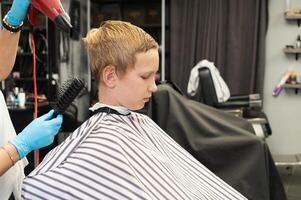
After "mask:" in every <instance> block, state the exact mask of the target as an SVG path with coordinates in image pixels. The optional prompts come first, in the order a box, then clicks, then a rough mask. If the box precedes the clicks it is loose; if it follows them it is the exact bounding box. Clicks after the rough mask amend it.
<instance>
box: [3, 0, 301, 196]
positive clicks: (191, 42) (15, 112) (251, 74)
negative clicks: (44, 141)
mask: <svg viewBox="0 0 301 200" xmlns="http://www.w3.org/2000/svg"><path fill="white" fill-rule="evenodd" d="M11 3H12V1H10V0H2V1H0V8H1V10H0V16H1V18H3V15H4V13H6V11H7V9H9V7H10V6H11ZM61 3H62V5H63V7H64V9H65V11H66V13H67V14H68V15H69V17H70V23H71V25H72V28H71V29H67V30H66V28H64V27H60V26H58V25H57V24H55V23H54V22H53V21H52V20H51V19H49V18H48V17H46V16H44V15H43V14H41V13H38V14H37V16H36V23H35V24H34V25H32V24H30V23H29V22H26V23H25V25H24V27H23V29H22V31H21V36H20V41H19V47H18V53H17V58H16V62H15V65H14V68H13V71H12V73H11V75H10V76H9V78H8V79H6V80H5V81H2V82H1V90H2V91H3V94H4V95H5V99H6V103H7V106H8V109H9V114H10V117H11V119H12V122H13V125H14V128H15V130H16V132H17V133H18V132H20V131H21V130H22V129H23V128H24V127H25V126H26V125H27V124H28V123H29V122H31V121H32V120H33V119H34V112H35V111H34V107H35V99H37V102H36V103H37V104H36V105H37V109H38V115H42V114H44V113H46V112H48V111H49V110H50V109H52V108H53V106H54V105H55V103H56V102H57V100H58V98H59V96H60V94H61V93H62V90H63V89H62V88H64V86H65V85H66V84H68V83H69V84H70V81H72V79H74V77H76V78H78V79H80V80H82V81H83V82H84V84H85V88H84V89H82V90H81V91H80V92H79V93H78V94H77V96H76V99H75V100H74V101H73V102H72V103H71V104H70V106H69V107H68V108H67V109H66V111H65V112H64V114H63V117H64V121H63V125H62V127H61V130H60V132H59V134H58V135H57V136H56V138H55V141H54V143H53V144H52V145H50V146H48V147H45V148H42V149H40V150H39V151H35V152H32V153H30V154H29V156H28V160H29V165H28V166H27V167H26V168H25V173H26V174H29V173H30V172H31V171H32V170H33V169H34V168H35V166H36V165H37V164H38V163H39V162H40V161H41V160H42V159H43V158H44V156H45V155H46V154H47V153H48V152H49V151H50V150H51V149H53V148H54V147H56V146H57V145H59V144H60V143H61V142H63V141H64V140H65V139H66V138H67V137H68V136H69V135H70V133H72V132H73V131H74V130H75V129H76V128H77V127H78V126H80V125H81V124H82V123H83V122H84V121H86V120H87V119H88V118H89V116H90V113H89V107H91V106H92V105H93V104H94V103H95V102H97V101H98V99H97V93H98V91H97V83H96V81H95V79H94V78H93V77H92V76H91V71H90V67H89V59H88V57H87V53H86V49H85V46H84V44H83V40H82V38H83V37H85V36H86V33H87V32H88V31H89V30H90V29H92V28H97V27H99V26H100V24H102V23H103V22H104V21H106V20H122V21H127V22H130V23H132V24H134V25H136V26H139V27H140V28H142V29H143V30H145V31H146V32H147V33H149V34H150V35H151V36H153V38H154V39H155V40H156V41H157V42H158V44H159V46H160V48H159V53H160V67H159V70H158V72H157V74H156V82H157V85H158V86H160V85H162V86H166V87H165V89H166V88H167V89H166V90H168V91H167V92H170V93H172V94H174V93H176V95H169V97H168V98H175V99H177V98H181V101H176V100H175V101H172V100H171V99H168V98H167V97H164V95H162V94H161V93H160V92H158V94H156V93H157V92H155V93H154V94H153V98H152V99H151V101H150V102H149V103H148V104H147V105H146V106H145V108H143V109H142V110H140V111H139V112H142V113H144V114H146V115H148V116H149V117H151V118H152V119H153V120H154V121H155V122H156V123H158V125H159V126H160V127H161V128H162V129H163V130H165V131H166V132H167V133H171V134H170V136H171V137H173V139H175V140H176V141H177V142H178V143H179V144H180V145H181V146H182V147H184V148H185V149H186V150H188V151H189V152H190V153H191V154H192V155H193V156H195V157H196V158H197V159H198V160H199V161H200V162H201V163H202V164H204V165H205V166H206V167H207V168H209V169H210V170H211V171H213V172H214V173H215V174H216V175H218V176H219V177H220V178H221V179H223V180H224V181H225V182H227V183H228V184H230V185H232V186H233V187H236V186H237V188H236V189H237V190H238V191H239V192H241V193H242V194H244V195H245V196H246V197H248V198H249V199H277V198H276V197H277V196H279V195H280V194H279V190H278V187H280V186H281V187H282V186H283V187H284V190H285V193H286V196H287V199H289V200H297V199H299V200H300V199H301V145H300V144H301V126H300V124H301V123H300V119H301V56H299V54H301V27H300V24H301V1H299V0H277V1H276V0H273V1H269V0H244V1H239V0H226V1H217V0H85V1H81V0H61ZM31 36H33V38H34V42H35V48H33V47H32V43H31V41H30V38H31ZM33 60H35V62H34V61H33ZM34 64H35V68H36V70H35V77H36V80H34V79H33V78H32V77H33V75H34V74H33V67H34ZM35 87H37V91H36V94H35V89H34V88H35ZM168 101H169V102H168ZM172 102H173V103H172ZM174 102H180V103H174ZM179 104H180V105H179ZM179 108H181V109H179ZM195 110H196V111H195ZM196 113H197V114H196ZM185 118H186V119H185ZM192 127H194V128H192ZM195 127H197V128H195ZM258 179H262V180H261V181H260V184H262V185H260V184H259V185H260V186H259V185H258V184H257V183H258ZM263 196H264V197H269V198H261V197H263Z"/></svg>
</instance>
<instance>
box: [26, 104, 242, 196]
mask: <svg viewBox="0 0 301 200" xmlns="http://www.w3.org/2000/svg"><path fill="white" fill-rule="evenodd" d="M96 106H97V105H96ZM22 198H23V199H47V200H56V199H84V200H88V199H104V200H106V199H110V200H113V199H114V200H123V199H131V200H135V199H152V200H161V199H168V200H177V199H178V200H186V199H210V200H211V199H246V198H245V197H244V196H242V195H241V194H240V193H239V192H237V191H236V190H235V189H233V188H232V187H231V186H229V185H228V184H227V183H225V182H224V181H223V180H221V179H220V178H218V177H217V176H216V175H214V174H213V173H212V172H211V171H209V170H208V169H207V168H206V167H205V166H203V165H202V164H201V163H200V162H198V161H197V160H196V159H195V158H194V157H193V156H191V155H190V154H189V153H188V152H187V151H186V150H184V149H183V148H182V147H181V146H180V145H178V144H177V143H176V142H175V141H174V140H173V139H172V138H170V136H168V135H167V134H166V133H165V132H164V131H163V130H162V129H161V128H160V127H159V126H157V125H156V124H155V123H154V122H153V121H152V120H151V119H150V118H149V117H147V116H145V115H143V114H139V113H135V112H129V114H118V112H117V111H115V112H111V113H106V112H98V113H97V114H94V115H93V116H92V117H90V118H89V119H88V120H87V121H86V122H85V123H83V124H82V125H81V126H80V127H79V128H78V129H77V130H75V131H74V132H73V133H72V134H71V135H70V136H69V137H68V138H67V139H66V140H65V141H64V142H63V143H62V144H60V145H59V146H57V147H56V148H54V149H53V150H52V151H50V152H49V153H48V154H47V155H46V157H45V159H44V160H43V161H42V163H41V164H40V165H39V166H38V167H37V168H36V169H35V170H34V171H33V172H32V173H31V174H30V175H28V176H27V177H26V178H25V180H24V182H23V186H22Z"/></svg>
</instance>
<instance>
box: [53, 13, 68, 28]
mask: <svg viewBox="0 0 301 200" xmlns="http://www.w3.org/2000/svg"><path fill="white" fill-rule="evenodd" d="M54 23H55V25H56V26H57V27H59V28H60V29H61V30H63V31H65V32H69V31H70V29H71V28H72V25H71V23H70V17H69V16H68V14H67V13H65V12H64V13H61V14H60V15H58V16H56V18H55V19H54Z"/></svg>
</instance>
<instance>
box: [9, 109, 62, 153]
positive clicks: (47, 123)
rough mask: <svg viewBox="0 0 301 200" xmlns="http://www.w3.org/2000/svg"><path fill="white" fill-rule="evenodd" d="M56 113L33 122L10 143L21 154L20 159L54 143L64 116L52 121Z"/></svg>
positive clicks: (50, 113)
mask: <svg viewBox="0 0 301 200" xmlns="http://www.w3.org/2000/svg"><path fill="white" fill-rule="evenodd" d="M53 113H54V111H53V110H51V111H49V112H48V113H47V114H45V115H43V116H41V117H39V118H37V119H35V120H33V121H32V122H31V123H30V124H28V125H27V126H26V127H25V128H24V129H23V131H22V132H21V133H19V134H18V136H16V137H15V138H14V139H12V140H11V141H9V142H10V143H11V144H13V145H14V146H15V147H16V149H17V150H18V153H19V158H20V159H22V158H24V157H25V156H26V155H27V154H28V153H29V152H31V151H32V150H36V149H39V148H42V147H45V146H48V145H49V144H51V143H52V142H53V139H54V136H55V135H56V134H57V133H58V131H59V129H60V127H61V125H62V122H63V116H62V115H57V116H56V118H53V119H52V115H53Z"/></svg>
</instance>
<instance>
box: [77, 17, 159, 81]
mask: <svg viewBox="0 0 301 200" xmlns="http://www.w3.org/2000/svg"><path fill="white" fill-rule="evenodd" d="M83 40H84V43H85V45H86V48H87V51H88V56H89V59H90V64H91V70H92V75H93V76H94V77H95V79H96V81H100V80H101V79H102V76H101V74H102V70H103V68H104V67H105V66H107V65H113V66H115V67H116V70H117V72H118V73H119V74H121V75H123V74H124V73H125V72H126V70H127V69H128V68H131V67H133V66H134V64H135V61H136V60H135V55H136V54H137V53H140V52H146V51H148V50H150V49H153V48H156V49H158V47H159V45H158V43H157V42H156V41H155V40H154V38H152V36H150V35H149V34H148V33H146V32H145V31H144V30H142V29H141V28H139V27H137V26H135V25H132V24H131V23H128V22H123V21H112V20H110V21H105V22H104V23H103V24H102V25H101V26H100V27H99V28H98V29H95V28H94V29H91V30H90V31H89V32H88V33H87V36H86V37H85V38H84V39H83Z"/></svg>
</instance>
